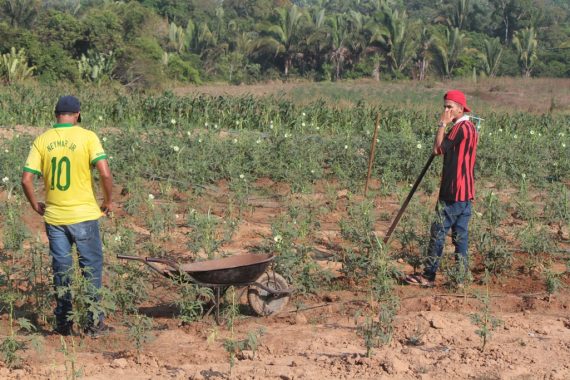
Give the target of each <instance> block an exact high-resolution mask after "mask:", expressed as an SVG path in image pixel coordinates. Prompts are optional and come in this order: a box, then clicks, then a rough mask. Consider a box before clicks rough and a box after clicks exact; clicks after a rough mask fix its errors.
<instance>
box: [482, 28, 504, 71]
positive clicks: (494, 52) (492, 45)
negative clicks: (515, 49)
mask: <svg viewBox="0 0 570 380" xmlns="http://www.w3.org/2000/svg"><path fill="white" fill-rule="evenodd" d="M502 54H503V47H502V46H501V41H499V38H498V37H496V38H493V39H486V40H485V50H484V56H485V74H487V76H489V77H491V78H494V77H495V75H496V74H497V70H498V69H499V62H500V61H501V56H502Z"/></svg>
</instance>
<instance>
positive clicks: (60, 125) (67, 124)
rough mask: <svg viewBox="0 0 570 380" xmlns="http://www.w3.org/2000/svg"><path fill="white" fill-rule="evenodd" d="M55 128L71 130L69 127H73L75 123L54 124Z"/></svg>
mask: <svg viewBox="0 0 570 380" xmlns="http://www.w3.org/2000/svg"><path fill="white" fill-rule="evenodd" d="M53 127H54V128H69V127H73V123H60V124H54V125H53Z"/></svg>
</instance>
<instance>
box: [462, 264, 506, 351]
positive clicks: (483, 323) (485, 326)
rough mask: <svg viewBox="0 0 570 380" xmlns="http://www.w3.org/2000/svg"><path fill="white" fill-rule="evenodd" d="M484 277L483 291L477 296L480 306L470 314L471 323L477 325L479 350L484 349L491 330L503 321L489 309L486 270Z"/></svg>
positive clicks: (489, 297) (487, 274) (489, 298)
mask: <svg viewBox="0 0 570 380" xmlns="http://www.w3.org/2000/svg"><path fill="white" fill-rule="evenodd" d="M485 278H486V280H485V283H486V286H485V292H484V293H483V294H479V295H478V296H477V298H478V299H479V301H480V302H481V308H480V310H479V312H478V313H473V314H471V315H470V317H471V323H473V324H474V325H476V326H477V327H478V329H477V330H476V331H475V333H476V334H477V335H478V336H479V337H480V338H481V348H480V350H481V352H483V351H484V350H485V346H486V345H487V342H488V341H489V340H490V339H491V335H492V333H493V331H494V330H495V329H496V328H497V327H499V326H500V325H502V323H503V321H502V320H500V319H498V318H497V317H495V316H494V315H493V314H492V311H491V296H490V294H489V272H488V271H485Z"/></svg>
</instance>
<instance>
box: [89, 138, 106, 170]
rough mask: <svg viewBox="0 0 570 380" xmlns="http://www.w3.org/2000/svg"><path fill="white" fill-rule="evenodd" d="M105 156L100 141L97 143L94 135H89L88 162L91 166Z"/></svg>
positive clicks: (97, 139) (97, 140)
mask: <svg viewBox="0 0 570 380" xmlns="http://www.w3.org/2000/svg"><path fill="white" fill-rule="evenodd" d="M106 158H107V155H106V154H105V151H104V150H103V146H102V145H101V141H99V137H97V135H96V134H95V133H91V136H90V138H89V161H91V165H95V164H96V163H97V161H99V160H103V159H106Z"/></svg>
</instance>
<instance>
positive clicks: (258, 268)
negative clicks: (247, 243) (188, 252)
mask: <svg viewBox="0 0 570 380" xmlns="http://www.w3.org/2000/svg"><path fill="white" fill-rule="evenodd" d="M273 260H274V256H273V255H256V254H246V255H237V256H231V257H225V258H223V259H214V260H206V261H197V262H193V263H189V264H184V265H181V266H180V267H179V268H180V269H179V270H181V271H183V272H186V273H188V274H189V275H190V276H192V277H193V278H194V279H195V280H197V281H199V282H201V283H204V284H213V285H241V284H243V285H247V284H250V283H252V282H254V281H255V280H257V279H258V278H259V276H261V275H262V274H263V272H265V270H266V269H267V267H268V266H269V264H271V262H272V261H273Z"/></svg>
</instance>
